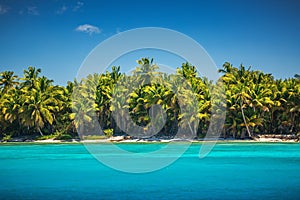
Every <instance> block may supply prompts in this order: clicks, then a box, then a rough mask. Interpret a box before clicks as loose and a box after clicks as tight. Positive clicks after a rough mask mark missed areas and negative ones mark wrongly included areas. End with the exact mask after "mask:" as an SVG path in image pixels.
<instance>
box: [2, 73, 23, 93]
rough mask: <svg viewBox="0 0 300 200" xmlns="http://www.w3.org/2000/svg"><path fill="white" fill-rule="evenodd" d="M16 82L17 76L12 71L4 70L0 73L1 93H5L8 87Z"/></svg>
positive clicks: (16, 83)
mask: <svg viewBox="0 0 300 200" xmlns="http://www.w3.org/2000/svg"><path fill="white" fill-rule="evenodd" d="M18 84H19V82H18V76H16V75H14V72H12V71H4V72H1V73H0V87H1V88H3V91H2V93H6V92H7V91H8V90H9V89H11V88H13V87H14V86H17V85H18Z"/></svg>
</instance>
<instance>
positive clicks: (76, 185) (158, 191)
mask: <svg viewBox="0 0 300 200" xmlns="http://www.w3.org/2000/svg"><path fill="white" fill-rule="evenodd" d="M97 145H99V144H97ZM100 145H101V144H100ZM111 145H115V144H111ZM201 145H203V144H201V143H193V144H191V145H190V146H189V147H188V148H187V150H186V151H185V152H184V153H183V154H182V155H181V156H179V157H178V159H177V160H176V159H175V161H174V162H172V163H170V164H168V165H166V166H164V167H163V168H161V169H158V170H154V171H151V172H146V173H131V172H130V173H129V172H124V171H122V170H120V169H115V168H113V167H111V166H107V165H106V164H105V163H103V162H101V160H99V159H97V157H95V156H94V155H93V153H91V151H90V150H89V149H88V148H87V147H86V146H85V145H83V144H73V143H72V144H35V143H31V144H30V143H29V144H25V143H18V144H1V145H0V199H143V200H144V199H285V200H287V199H300V144H299V143H253V142H249V143H247V142H241V143H239V142H233V143H230V142H221V143H217V144H216V145H215V146H214V147H213V148H212V150H211V151H210V152H209V153H208V154H207V155H206V156H205V157H203V158H200V157H199V149H200V148H201ZM103 148H104V149H105V148H107V149H108V150H107V151H103V154H105V156H106V157H116V156H118V155H116V153H115V152H114V153H110V151H109V148H110V145H108V144H103ZM118 148H121V149H123V150H126V151H130V152H134V153H139V152H140V151H143V149H146V151H145V152H144V153H145V154H144V156H145V157H147V152H151V151H157V150H159V149H161V148H165V144H162V143H151V144H141V143H124V144H118ZM98 153H100V154H101V152H98ZM151 156H152V157H153V156H159V157H160V158H161V159H162V160H166V159H168V157H169V156H174V155H173V154H172V153H170V154H168V153H166V152H164V153H162V154H159V153H158V154H153V155H151ZM149 160H150V158H149ZM122 162H123V163H124V164H126V160H125V161H124V159H123V160H122ZM122 162H121V161H120V163H119V165H120V166H122ZM140 165H141V166H135V167H140V168H143V167H144V166H142V164H141V163H140Z"/></svg>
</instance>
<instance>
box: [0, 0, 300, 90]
mask: <svg viewBox="0 0 300 200" xmlns="http://www.w3.org/2000/svg"><path fill="white" fill-rule="evenodd" d="M141 27H162V28H168V29H172V30H175V31H178V32H181V33H183V34H185V35H187V36H189V37H191V38H193V39H194V40H195V41H197V42H198V43H199V44H200V45H202V46H203V48H204V49H205V50H206V51H207V52H208V54H209V55H210V56H211V58H212V59H213V60H214V62H215V63H216V65H217V67H218V68H221V67H222V65H223V63H224V62H227V61H228V62H230V63H232V64H233V65H234V66H239V65H240V64H243V65H245V66H252V69H255V70H262V71H264V72H266V73H272V74H273V75H274V77H275V78H288V77H293V76H294V74H296V73H298V74H299V73H300V68H299V65H300V1H291V0H287V1H283V0H282V1H277V0H272V1H271V0H270V1H268V0H265V1H263V0H262V1H256V0H253V1H250V0H245V1H233V0H228V1H225V0H224V1H222V0H212V1H201V0H198V1H196V0H195V1H192V0H184V1H183V0H181V1H178V0H172V1H171V0H170V1H168V0H139V1H137V0H132V1H130V0H126V1H125V0H124V1H121V0H119V1H115V0H108V1H101V0H100V1H88V0H79V1H77V0H75V1H71V0H26V1H22V0H0V71H4V70H12V71H14V72H15V73H16V74H17V75H19V76H22V73H23V70H24V69H26V68H27V67H28V66H35V67H38V68H41V69H42V74H43V75H45V76H47V77H48V78H50V79H53V80H54V81H55V83H56V84H60V85H65V84H66V82H67V81H69V80H73V79H74V77H76V74H77V71H78V69H79V67H80V65H81V63H82V62H83V61H84V59H85V58H86V56H87V55H88V54H89V53H90V51H91V50H92V49H93V48H95V47H96V46H97V45H98V44H99V43H101V42H103V41H105V40H106V39H108V38H110V37H112V36H114V35H115V34H117V33H120V32H123V31H127V30H130V29H135V28H141ZM148 53H149V52H148ZM141 55H143V54H141V53H140V54H137V56H141ZM153 55H155V54H153ZM153 55H145V56H147V57H152V56H153ZM158 57H159V56H158ZM130 58H133V57H132V56H131V57H130ZM139 58H140V57H137V58H135V60H136V59H139ZM154 59H155V57H154ZM159 59H161V58H158V60H157V59H155V61H157V62H160V60H159ZM135 60H133V61H131V62H132V63H135ZM175 60H176V59H175ZM165 64H168V63H165ZM133 65H134V64H133ZM171 65H174V63H171ZM180 65H181V63H178V64H177V66H175V67H179V66H180ZM121 67H122V65H121ZM133 67H134V66H133Z"/></svg>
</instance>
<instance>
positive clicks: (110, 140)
mask: <svg viewBox="0 0 300 200" xmlns="http://www.w3.org/2000/svg"><path fill="white" fill-rule="evenodd" d="M215 141H216V142H217V143H299V140H296V139H286V140H283V139H278V138H255V139H233V138H230V139H222V138H219V139H217V140H215V139H210V140H209V139H206V140H203V139H198V140H197V139H194V140H185V139H154V140H153V139H122V140H119V139H117V140H113V138H107V139H95V140H79V139H72V140H54V139H46V140H26V141H20V140H19V141H18V140H17V139H16V140H13V141H1V142H0V145H1V144H92V143H103V144H110V143H112V144H122V143H124V144H126V143H127V144H143V143H144V144H156V143H170V142H175V143H185V142H188V143H206V142H207V143H208V142H215Z"/></svg>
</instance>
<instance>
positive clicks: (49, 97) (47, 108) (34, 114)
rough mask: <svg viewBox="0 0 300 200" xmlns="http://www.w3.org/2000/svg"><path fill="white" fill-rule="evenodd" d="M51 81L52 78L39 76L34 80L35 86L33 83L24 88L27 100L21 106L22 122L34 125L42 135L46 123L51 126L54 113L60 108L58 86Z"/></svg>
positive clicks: (30, 125)
mask: <svg viewBox="0 0 300 200" xmlns="http://www.w3.org/2000/svg"><path fill="white" fill-rule="evenodd" d="M51 83H52V80H49V79H47V78H46V77H39V78H37V79H36V81H34V82H33V85H34V86H35V88H31V87H32V85H29V87H25V88H23V92H24V98H25V101H24V105H23V106H22V107H21V108H20V115H21V120H22V123H23V124H24V125H25V126H29V127H33V128H34V129H35V130H37V131H38V132H39V133H40V134H41V135H43V132H42V129H43V128H44V126H45V125H46V124H48V125H50V126H51V125H52V124H53V122H54V120H55V116H54V113H56V112H57V111H58V109H59V106H58V105H59V98H57V95H56V88H55V87H54V86H52V84H51ZM29 88H31V89H29ZM55 96H56V98H55ZM58 96H59V94H58Z"/></svg>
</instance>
